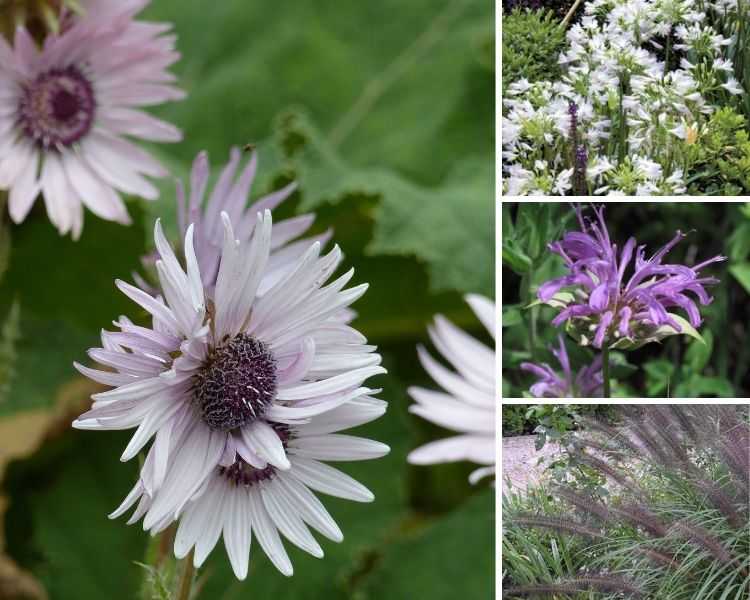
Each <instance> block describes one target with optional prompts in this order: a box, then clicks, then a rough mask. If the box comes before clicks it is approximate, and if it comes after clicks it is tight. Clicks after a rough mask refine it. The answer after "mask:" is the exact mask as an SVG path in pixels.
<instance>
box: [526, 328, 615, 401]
mask: <svg viewBox="0 0 750 600" xmlns="http://www.w3.org/2000/svg"><path fill="white" fill-rule="evenodd" d="M558 341H559V343H560V346H559V348H557V349H555V348H550V350H551V351H552V354H553V355H554V356H555V358H556V359H557V362H559V363H560V366H561V367H562V370H563V371H562V375H560V374H559V373H557V372H556V371H555V370H553V369H552V367H550V366H549V365H548V364H547V363H542V364H540V365H538V364H536V363H530V362H523V363H521V369H522V370H524V371H528V372H529V373H531V374H532V375H535V376H536V377H537V378H538V381H537V382H536V383H535V384H533V385H532V386H531V388H530V390H529V391H530V392H531V395H532V396H533V397H534V398H601V396H602V391H603V388H602V386H603V383H604V377H603V375H602V357H601V355H599V356H597V357H596V358H595V359H594V362H592V363H591V364H590V365H587V366H585V367H581V369H580V370H579V371H578V374H577V375H576V376H575V377H573V371H572V369H571V368H570V359H569V358H568V351H567V349H566V348H565V342H564V340H563V336H562V335H558Z"/></svg>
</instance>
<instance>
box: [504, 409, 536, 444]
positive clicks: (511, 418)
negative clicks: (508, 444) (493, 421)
mask: <svg viewBox="0 0 750 600" xmlns="http://www.w3.org/2000/svg"><path fill="white" fill-rule="evenodd" d="M527 410H529V405H528V404H503V412H502V419H501V423H502V432H503V437H508V436H513V435H526V434H529V433H531V432H532V431H533V428H534V427H535V425H534V424H533V421H531V420H530V419H528V418H527V417H526V411H527Z"/></svg>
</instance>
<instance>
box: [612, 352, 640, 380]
mask: <svg viewBox="0 0 750 600" xmlns="http://www.w3.org/2000/svg"><path fill="white" fill-rule="evenodd" d="M637 370H638V367H637V366H636V365H634V364H631V363H629V362H628V358H627V355H626V354H625V353H624V352H618V351H616V350H611V351H610V353H609V374H610V377H611V378H613V379H625V378H627V377H630V376H631V375H632V374H633V373H635V372H636V371H637Z"/></svg>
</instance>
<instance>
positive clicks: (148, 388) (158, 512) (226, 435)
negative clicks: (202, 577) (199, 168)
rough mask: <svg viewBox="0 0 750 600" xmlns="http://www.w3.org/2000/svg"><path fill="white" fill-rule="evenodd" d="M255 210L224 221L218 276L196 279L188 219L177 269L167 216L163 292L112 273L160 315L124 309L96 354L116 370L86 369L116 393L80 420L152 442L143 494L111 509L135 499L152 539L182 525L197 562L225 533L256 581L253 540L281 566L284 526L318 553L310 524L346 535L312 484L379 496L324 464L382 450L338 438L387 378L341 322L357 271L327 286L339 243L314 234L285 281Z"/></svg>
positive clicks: (131, 447) (267, 228)
mask: <svg viewBox="0 0 750 600" xmlns="http://www.w3.org/2000/svg"><path fill="white" fill-rule="evenodd" d="M254 217H255V220H256V222H255V225H254V227H253V228H252V233H251V234H250V236H249V238H248V239H246V240H240V239H238V237H237V236H236V235H235V232H234V228H233V226H232V222H231V219H230V217H229V215H228V214H227V213H226V212H221V213H220V214H219V218H220V223H221V227H222V231H223V245H222V249H221V255H220V260H219V265H218V273H217V275H216V277H215V279H214V278H213V277H204V276H203V274H202V273H201V261H200V259H199V257H198V256H197V255H196V251H195V243H194V230H195V229H194V226H193V225H190V226H188V228H187V231H186V235H185V240H184V262H183V263H181V262H180V260H179V259H178V258H177V255H176V254H175V253H174V251H173V250H172V247H171V246H170V245H169V243H168V242H167V240H166V238H165V237H164V234H163V232H162V228H161V225H160V223H159V222H158V221H157V223H156V228H155V232H154V236H155V241H156V248H157V252H158V254H159V260H157V262H156V270H157V272H158V275H159V283H160V288H159V293H158V295H156V296H154V295H151V294H148V293H146V292H144V291H143V290H141V289H139V288H137V287H135V286H132V285H129V284H127V283H125V282H122V281H118V282H117V286H118V287H119V288H120V290H121V291H122V292H123V293H124V294H125V295H127V296H128V297H129V298H131V299H132V300H133V301H134V302H136V303H137V304H138V305H140V306H141V307H142V308H143V309H144V310H146V311H147V312H148V313H150V315H151V323H150V326H142V325H136V324H134V323H132V322H131V321H130V320H128V319H127V318H125V317H121V318H120V319H119V320H118V321H117V322H116V323H115V325H116V327H117V328H118V330H119V331H114V332H108V331H105V332H103V333H102V347H101V348H94V349H92V350H90V351H89V355H90V356H91V358H92V359H94V360H95V361H97V362H99V363H100V364H102V365H104V366H105V367H106V369H105V370H97V369H92V368H89V367H86V366H83V365H78V364H77V365H76V367H77V368H78V370H79V371H80V372H81V373H83V374H84V375H86V376H88V377H90V378H91V379H93V380H95V381H97V382H99V383H102V384H104V385H107V386H111V387H112V389H111V390H108V391H104V392H101V393H98V394H95V395H94V396H93V399H94V403H93V406H92V408H91V410H89V411H88V412H87V413H85V414H83V415H81V417H79V418H78V419H77V420H76V421H75V422H74V424H73V425H74V427H77V428H79V429H95V430H109V429H130V428H137V429H136V432H135V434H134V435H133V437H132V439H131V440H130V443H129V444H128V446H127V448H126V449H125V452H124V453H123V455H122V460H130V459H132V458H134V457H135V456H136V455H137V454H138V453H139V452H140V451H141V450H142V449H143V448H144V447H145V446H146V445H147V444H148V443H149V441H150V440H151V439H152V438H154V442H153V444H152V445H151V448H150V449H149V451H148V454H147V456H146V459H145V461H144V463H143V468H142V469H141V473H140V477H139V479H138V481H137V483H136V485H135V487H134V488H133V490H132V491H131V492H130V494H128V496H127V498H126V499H125V501H124V502H123V504H122V505H121V506H120V507H119V508H118V509H117V510H116V511H115V512H114V513H113V514H112V515H111V516H112V517H113V518H114V517H116V516H119V515H121V514H123V513H124V512H125V511H126V510H128V509H129V508H130V507H132V506H133V505H134V504H136V503H137V508H136V510H135V513H134V514H133V516H132V518H131V520H130V522H134V521H137V520H138V519H140V518H143V526H144V529H148V530H150V531H151V532H152V533H157V532H160V531H163V530H164V529H166V528H167V527H169V525H170V524H172V523H173V522H175V521H179V522H180V524H179V527H178V529H177V535H176V538H175V547H174V548H175V554H176V555H177V556H178V557H179V558H181V557H183V556H185V555H187V554H188V553H189V551H190V550H191V548H195V554H194V564H195V566H200V565H201V564H202V563H203V561H205V559H206V557H207V556H208V554H209V553H210V552H211V550H212V549H213V548H214V546H215V545H216V543H217V542H218V540H219V538H220V537H221V536H222V533H223V537H224V543H225V546H226V548H227V554H228V556H229V558H230V561H231V564H232V568H233V569H234V572H235V574H236V575H237V577H238V578H240V579H244V578H245V577H246V576H247V572H248V559H249V548H250V540H251V537H252V536H255V538H256V540H257V541H258V542H259V543H260V546H261V547H262V548H263V550H264V551H265V553H266V554H267V555H268V556H269V558H270V559H271V561H272V562H273V563H274V565H276V567H277V568H278V569H279V570H280V571H281V572H282V573H284V574H286V575H291V574H292V566H291V562H290V560H289V558H288V556H287V554H286V551H285V549H284V546H283V544H282V542H281V539H280V536H279V532H281V533H282V534H283V535H284V536H285V537H287V538H288V539H289V540H290V541H291V542H292V543H294V544H296V545H297V546H299V547H300V548H302V549H303V550H305V551H307V552H310V553H312V554H313V555H315V556H322V550H321V549H320V547H319V545H318V543H317V542H316V541H315V539H314V538H313V537H312V535H311V533H310V531H309V530H308V526H310V527H312V528H314V529H316V530H317V531H319V532H321V533H322V534H323V535H325V536H327V537H329V538H330V539H332V540H335V541H340V540H341V539H342V535H341V531H340V530H339V529H338V527H337V526H336V524H335V523H334V521H333V519H332V518H331V517H330V515H329V514H328V513H327V512H326V510H325V508H324V507H323V505H322V504H321V502H320V501H319V500H318V499H317V498H316V497H315V495H314V494H313V493H312V492H311V491H310V490H311V489H312V490H316V491H319V492H323V493H325V494H330V495H334V496H338V497H342V498H347V499H351V500H356V501H361V502H369V501H371V500H372V499H373V495H372V494H371V493H370V492H369V490H367V489H366V488H365V487H364V486H362V485H361V484H359V483H358V482H356V481H354V480H353V479H352V478H351V477H349V476H348V475H346V474H344V473H342V472H340V471H338V470H336V469H334V468H332V467H330V466H328V465H326V464H325V463H324V462H322V461H329V460H330V461H353V460H365V459H370V458H377V457H380V456H383V455H384V454H386V453H387V452H388V447H387V446H385V445H384V444H381V443H379V442H375V441H371V440H366V439H362V438H358V437H353V436H349V435H342V434H339V433H337V432H339V431H341V430H344V429H347V428H350V427H355V426H357V425H361V424H363V423H367V422H369V421H372V420H373V419H376V418H378V417H379V416H380V415H382V414H383V413H384V412H385V407H386V405H385V403H384V402H383V401H381V400H377V399H376V398H373V395H374V394H376V393H377V392H378V391H379V390H376V389H371V388H369V387H365V386H364V382H365V380H367V379H368V378H369V377H371V376H374V375H377V374H380V373H384V372H385V371H384V369H383V368H382V367H381V366H380V360H381V359H380V355H379V354H377V353H376V352H375V347H374V346H371V345H368V344H366V340H365V338H364V336H362V334H360V333H359V332H358V331H356V330H355V329H353V328H352V327H350V326H349V325H347V324H345V323H344V322H343V320H344V319H342V311H343V310H345V309H346V308H347V307H348V306H349V305H351V304H352V303H353V302H355V301H356V300H357V299H358V298H359V297H361V296H362V294H364V292H365V290H366V289H367V285H366V284H362V285H358V286H356V287H353V288H350V289H344V288H345V287H346V285H347V283H348V282H349V280H350V279H351V277H352V275H353V270H350V271H348V272H346V273H345V274H343V275H341V276H340V277H338V278H337V279H335V280H333V281H332V282H330V283H328V284H326V281H328V279H329V278H330V277H331V275H332V274H333V273H334V271H335V270H336V269H337V267H338V266H339V263H340V261H341V251H340V250H339V248H338V247H335V248H333V250H331V251H330V252H329V253H328V254H325V255H321V244H320V242H314V243H313V242H310V243H309V245H308V248H307V250H306V252H305V253H304V254H303V255H302V256H301V257H299V258H298V259H297V260H296V261H294V264H293V265H292V266H291V268H289V269H286V270H285V272H284V274H283V275H282V276H281V277H278V270H277V269H274V268H272V267H271V266H270V262H271V259H270V258H269V257H270V255H271V248H272V245H273V240H274V239H275V238H274V234H273V229H272V223H271V213H270V210H268V209H266V210H264V211H263V212H262V213H257V214H255V215H254ZM269 278H270V279H271V280H272V281H271V282H269ZM206 281H208V284H206ZM261 290H264V292H262V293H261Z"/></svg>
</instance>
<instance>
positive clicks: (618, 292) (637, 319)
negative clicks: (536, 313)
mask: <svg viewBox="0 0 750 600" xmlns="http://www.w3.org/2000/svg"><path fill="white" fill-rule="evenodd" d="M575 210H576V214H577V215H578V222H579V224H580V228H581V231H573V232H567V233H565V235H564V236H563V239H562V240H560V241H557V242H554V243H552V244H549V245H548V248H549V249H550V251H551V252H554V253H555V254H559V255H560V256H561V257H562V258H563V260H564V261H565V265H566V266H567V268H568V270H569V274H567V275H565V276H563V277H558V278H556V279H552V280H550V281H548V282H546V283H544V284H543V285H542V286H540V288H539V291H538V292H537V295H538V297H539V299H540V300H541V301H542V302H549V301H550V300H553V297H554V296H555V294H557V293H558V292H559V291H560V290H561V289H562V288H566V287H572V288H574V290H573V292H574V293H573V294H572V297H571V298H570V300H569V301H567V298H566V299H562V300H560V301H559V302H556V303H555V306H558V307H559V306H564V308H563V310H562V311H561V312H560V313H559V314H558V315H557V316H556V317H555V318H554V320H553V321H552V324H553V325H555V326H560V325H561V324H563V323H565V322H566V321H570V325H571V326H573V327H574V328H575V330H576V331H578V333H580V335H581V339H582V341H581V343H582V345H586V344H588V343H589V339H588V336H589V335H590V334H591V333H593V336H594V337H593V345H594V346H595V347H596V348H601V347H602V345H603V344H604V343H605V341H606V343H607V345H608V346H609V345H611V344H613V343H616V342H617V341H618V340H620V339H627V340H630V341H631V342H633V343H634V344H637V343H638V342H644V341H648V339H647V338H651V337H652V336H653V335H654V332H655V330H656V329H657V328H659V327H660V326H662V325H669V326H670V327H672V328H673V329H674V330H675V331H676V332H678V333H682V331H683V328H682V326H681V325H680V323H679V322H678V321H677V320H676V319H675V316H676V315H673V314H671V313H669V312H668V309H669V308H672V307H678V308H681V309H683V310H684V311H685V312H687V315H688V319H689V321H690V324H691V325H692V326H693V327H698V326H700V324H701V316H700V313H699V311H698V307H697V306H696V304H695V302H694V300H693V299H692V298H690V297H689V296H687V295H686V293H687V292H692V293H693V294H695V296H696V297H697V298H698V300H699V301H700V303H701V304H702V305H706V304H709V303H710V302H711V301H712V300H713V298H712V297H711V296H709V295H708V293H707V292H706V289H705V287H704V286H706V285H711V284H715V283H718V281H719V280H718V279H716V278H715V277H699V276H698V275H699V271H700V270H701V269H703V268H704V267H706V266H707V265H709V264H711V263H715V262H720V261H723V260H726V257H725V256H720V255H719V256H714V257H713V258H710V259H708V260H706V261H703V262H701V263H700V264H697V265H695V266H693V267H688V266H686V265H677V264H662V259H663V258H664V257H665V256H666V254H667V253H668V252H669V251H670V250H671V249H672V248H673V247H674V246H675V245H677V243H678V242H679V241H680V240H681V239H682V238H683V237H685V234H683V233H682V232H681V231H677V233H676V235H675V237H674V238H673V239H672V240H671V241H670V242H669V243H668V244H666V245H665V246H664V247H662V248H661V249H660V250H659V251H658V252H656V253H655V254H654V255H653V256H651V258H648V259H646V258H645V252H644V248H645V246H637V247H636V240H635V238H633V237H631V238H630V239H628V241H627V242H626V243H625V246H624V247H623V248H622V250H621V251H620V253H619V258H618V249H617V245H616V244H613V243H612V242H611V241H610V238H609V232H608V231H607V226H606V224H605V222H604V206H603V205H602V206H600V207H599V208H598V209H597V208H596V207H594V212H595V214H596V217H597V218H596V220H594V219H589V218H586V217H584V216H583V214H582V210H581V208H580V206H577V207H576V209H575ZM634 254H635V265H634V268H633V272H632V274H630V276H629V277H626V276H625V272H626V270H627V269H628V266H629V264H630V263H631V259H632V258H633V255H634Z"/></svg>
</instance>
